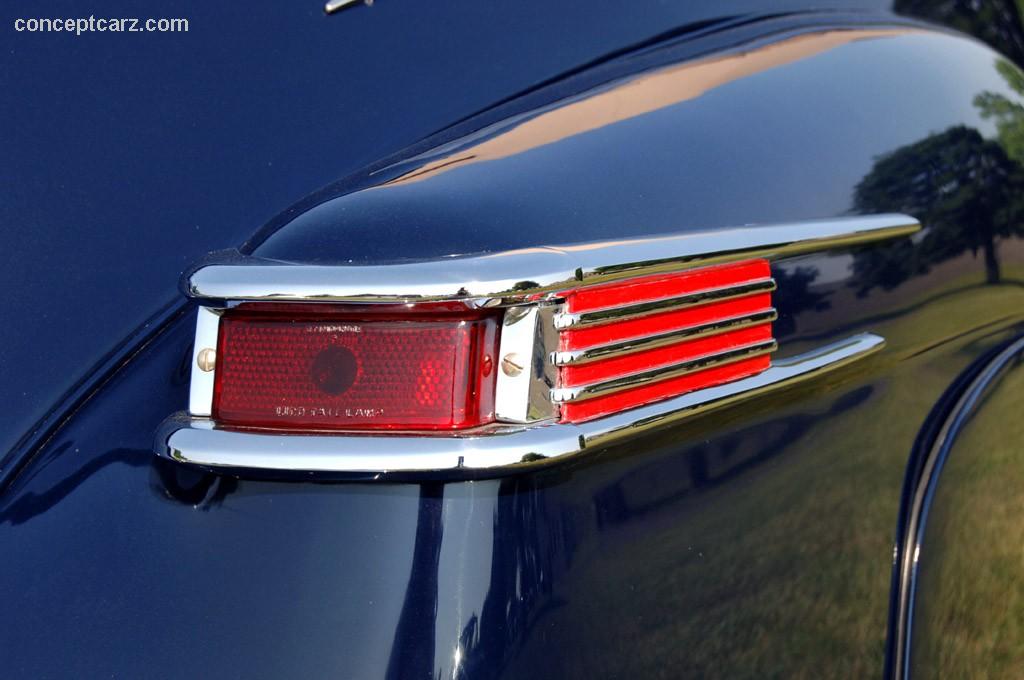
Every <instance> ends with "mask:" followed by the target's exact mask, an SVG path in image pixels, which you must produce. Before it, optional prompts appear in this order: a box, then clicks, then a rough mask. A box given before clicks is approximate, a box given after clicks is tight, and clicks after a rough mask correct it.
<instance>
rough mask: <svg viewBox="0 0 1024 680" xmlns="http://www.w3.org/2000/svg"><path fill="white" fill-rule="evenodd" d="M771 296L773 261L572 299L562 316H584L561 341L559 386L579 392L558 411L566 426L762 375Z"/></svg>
mask: <svg viewBox="0 0 1024 680" xmlns="http://www.w3.org/2000/svg"><path fill="white" fill-rule="evenodd" d="M773 287H774V281H772V279H771V267H770V265H769V263H768V261H767V260H746V261H743V262H736V263H731V264H724V265H716V266H710V267H702V268H698V269H692V270H689V271H684V272H677V273H669V274H657V275H651V276H644V277H638V278H635V279H628V280H626V281H618V282H614V283H606V284H599V285H594V286H588V287H585V288H580V289H578V290H573V291H567V292H566V293H564V295H565V298H566V309H567V311H568V312H570V313H572V314H576V315H579V316H578V317H577V318H576V321H575V325H571V326H569V327H567V328H563V329H562V331H561V332H560V334H559V340H558V348H559V351H560V352H562V353H565V354H566V355H567V356H568V357H569V358H567V359H563V361H564V364H563V365H562V366H561V367H560V368H559V376H558V379H559V386H560V387H561V388H564V389H566V390H567V391H570V392H572V391H575V392H576V393H575V395H574V396H573V397H572V398H570V399H568V400H566V402H565V403H563V404H562V409H561V419H562V421H563V422H582V421H585V420H589V419H591V418H597V417H600V416H603V415H607V414H609V413H615V412H617V411H622V410H625V409H629V408H635V407H637V406H642V405H644V404H648V403H651V402H654V401H658V400H660V399H670V398H672V397H677V396H679V395H681V394H685V393H686V392H691V391H693V390H699V389H703V388H706V387H712V386H714V385H719V384H721V383H724V382H730V381H733V380H739V379H742V378H746V377H748V376H751V375H754V374H756V373H759V372H761V371H764V370H766V369H767V368H768V367H769V366H770V365H771V362H770V359H769V357H768V356H767V353H768V352H771V351H772V350H773V349H774V343H773V341H772V329H771V321H772V319H773V318H774V316H775V310H774V309H773V308H772V306H771V305H772V299H771V290H772V288H773ZM588 312H589V313H590V316H589V319H588V314H587V313H588ZM595 313H597V314H599V315H598V316H595ZM577 362H578V363H577ZM602 391H603V392H605V393H604V394H602ZM581 395H582V398H580V397H581Z"/></svg>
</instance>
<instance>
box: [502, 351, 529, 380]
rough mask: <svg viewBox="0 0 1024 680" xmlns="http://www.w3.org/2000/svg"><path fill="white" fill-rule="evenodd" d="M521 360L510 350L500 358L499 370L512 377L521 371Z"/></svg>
mask: <svg viewBox="0 0 1024 680" xmlns="http://www.w3.org/2000/svg"><path fill="white" fill-rule="evenodd" d="M523 363H524V362H523V360H522V359H521V358H520V357H519V355H518V354H516V353H515V352H510V353H508V354H506V355H505V357H504V358H503V359H502V360H501V372H502V373H504V374H505V375H507V376H508V377H510V378H514V377H516V376H517V375H519V374H520V373H522V372H523Z"/></svg>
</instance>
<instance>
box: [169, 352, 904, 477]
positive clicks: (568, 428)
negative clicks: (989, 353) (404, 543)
mask: <svg viewBox="0 0 1024 680" xmlns="http://www.w3.org/2000/svg"><path fill="white" fill-rule="evenodd" d="M884 344H885V341H884V340H883V339H882V338H880V337H879V336H877V335H872V334H870V333H866V334H862V335H856V336H853V337H851V338H848V339H846V340H843V341H841V342H837V343H834V344H831V345H827V346H825V347H821V348H818V349H816V350H814V351H811V352H807V353H806V354H802V355H800V356H797V357H793V358H790V359H784V360H781V361H778V362H776V363H775V364H774V365H773V366H772V367H771V368H769V369H768V370H766V371H764V372H762V373H758V374H757V375H755V376H751V377H749V378H744V379H742V380H738V381H735V382H731V383H725V384H723V385H718V386H716V387H709V388H706V389H703V390H698V391H696V392H689V393H687V394H684V395H682V396H679V397H676V398H674V399H668V400H666V401H662V402H658V403H655V404H651V405H649V406H643V407H640V408H636V409H632V410H629V411H625V412H622V413H617V414H614V415H611V416H607V417H604V418H599V419H597V420H592V421H589V422H586V423H581V424H578V425H571V424H552V425H541V426H535V427H523V428H521V429H509V430H506V431H504V432H501V433H497V432H496V433H492V434H487V435H476V436H472V435H471V436H463V437H452V436H450V435H449V436H443V437H436V436H435V437H430V436H423V435H415V436H404V435H390V436H379V435H378V436H358V435H281V434H272V433H259V432H240V431H232V430H217V429H214V427H213V424H212V422H211V421H210V420H209V419H205V418H191V419H190V418H188V417H187V416H182V415H177V416H172V417H171V418H170V419H168V420H167V421H166V422H165V423H164V425H163V426H162V427H161V428H160V430H159V431H158V434H157V441H156V445H155V448H156V451H157V453H159V454H160V455H161V456H164V457H167V458H172V459H174V460H177V461H180V462H186V463H194V464H196V465H201V466H204V467H208V468H238V469H253V470H276V471H280V472H306V473H308V472H334V473H378V474H380V473H388V472H399V473H400V472H421V471H441V470H453V471H467V470H494V471H498V470H501V469H503V468H511V469H513V470H515V469H520V468H522V467H525V466H528V465H532V464H539V463H542V462H544V461H548V460H551V459H556V458H563V457H565V456H571V455H575V454H579V453H581V452H584V451H585V450H586V449H588V448H592V447H595V446H603V445H606V444H609V443H611V442H614V441H617V440H620V439H623V438H628V437H632V436H636V435H639V434H642V433H645V432H649V431H651V430H654V429H657V428H661V427H664V426H667V425H671V424H673V423H676V422H678V421H679V420H681V419H683V418H687V417H691V416H693V415H696V414H698V413H704V412H707V411H709V410H712V409H717V408H721V407H724V406H729V405H732V404H735V403H737V402H740V401H744V400H747V399H750V398H753V397H756V396H760V395H763V394H766V393H768V392H771V391H775V390H779V389H782V388H786V387H790V386H793V385H796V384H800V383H802V382H804V381H807V380H810V379H813V378H816V377H817V376H819V375H821V374H823V373H827V372H831V371H833V370H835V369H837V368H840V367H842V366H845V365H847V364H849V363H851V362H853V361H856V360H858V359H861V358H863V357H865V356H867V355H869V354H872V353H874V352H876V351H878V350H879V349H881V348H882V347H883V345H884Z"/></svg>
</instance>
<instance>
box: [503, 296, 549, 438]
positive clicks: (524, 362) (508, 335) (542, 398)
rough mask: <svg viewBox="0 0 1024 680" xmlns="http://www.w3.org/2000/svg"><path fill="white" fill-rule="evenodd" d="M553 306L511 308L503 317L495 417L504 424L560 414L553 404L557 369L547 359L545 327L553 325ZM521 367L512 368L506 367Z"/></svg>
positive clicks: (544, 418)
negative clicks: (553, 388) (552, 389)
mask: <svg viewBox="0 0 1024 680" xmlns="http://www.w3.org/2000/svg"><path fill="white" fill-rule="evenodd" d="M552 312H553V310H552V309H551V306H550V305H543V306H538V305H524V306H518V307H509V308H507V309H506V310H505V313H504V315H503V317H502V322H501V325H502V328H501V341H500V347H499V349H498V356H496V357H495V358H494V370H495V371H497V372H498V375H497V378H496V381H495V382H496V384H495V390H494V417H495V418H496V419H497V420H498V421H500V422H503V423H532V422H536V421H538V420H551V419H553V418H555V417H556V416H557V413H556V409H555V405H554V404H552V403H551V396H550V394H551V385H553V384H554V383H555V380H556V376H555V375H554V371H555V369H553V368H550V367H549V366H548V365H547V364H548V362H547V361H546V356H545V355H546V353H547V352H546V350H545V347H546V344H545V338H544V326H545V325H547V326H550V317H551V314H552ZM506 361H507V362H509V365H510V366H518V367H519V369H520V370H519V371H518V372H516V371H510V370H509V366H506Z"/></svg>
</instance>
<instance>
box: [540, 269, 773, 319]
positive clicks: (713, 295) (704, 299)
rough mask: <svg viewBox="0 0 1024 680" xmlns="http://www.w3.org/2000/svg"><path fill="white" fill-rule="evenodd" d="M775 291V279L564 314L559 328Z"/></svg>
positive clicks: (630, 317) (645, 314)
mask: <svg viewBox="0 0 1024 680" xmlns="http://www.w3.org/2000/svg"><path fill="white" fill-rule="evenodd" d="M775 287H776V286H775V279H761V280H760V281H752V282H750V283H744V284H741V285H738V286H736V285H732V286H721V287H718V288H708V289H705V290H700V291H697V292H696V293H687V294H686V295H679V296H676V297H668V298H661V299H659V300H651V301H649V302H641V303H638V304H635V305H626V306H621V305H619V306H615V307H607V308H605V309H595V310H593V311H590V312H580V313H578V314H570V313H565V312H563V313H561V314H556V315H555V328H572V327H573V326H580V325H582V326H590V325H597V324H603V323H609V322H612V321H627V320H629V319H638V318H642V317H645V316H649V315H651V314H661V313H663V312H670V311H673V310H676V309H687V308H690V307H699V306H701V305H706V304H709V303H711V302H724V301H726V300H733V299H735V298H741V297H746V296H747V295H756V294H757V293H770V292H772V291H773V290H775Z"/></svg>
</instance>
